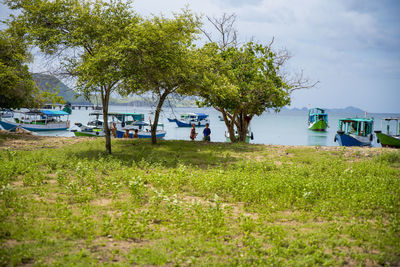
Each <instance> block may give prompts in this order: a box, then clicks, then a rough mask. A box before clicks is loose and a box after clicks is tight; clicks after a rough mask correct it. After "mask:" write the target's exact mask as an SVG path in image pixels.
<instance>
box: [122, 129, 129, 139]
mask: <svg viewBox="0 0 400 267" xmlns="http://www.w3.org/2000/svg"><path fill="white" fill-rule="evenodd" d="M122 137H123V138H129V130H128V129H125V133H124V135H123V136H122Z"/></svg>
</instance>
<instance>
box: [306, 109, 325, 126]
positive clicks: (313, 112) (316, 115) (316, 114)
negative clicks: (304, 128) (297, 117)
mask: <svg viewBox="0 0 400 267" xmlns="http://www.w3.org/2000/svg"><path fill="white" fill-rule="evenodd" d="M320 120H324V121H326V122H328V113H325V110H324V109H322V108H313V109H310V110H309V111H308V121H309V122H310V123H312V122H314V121H320Z"/></svg>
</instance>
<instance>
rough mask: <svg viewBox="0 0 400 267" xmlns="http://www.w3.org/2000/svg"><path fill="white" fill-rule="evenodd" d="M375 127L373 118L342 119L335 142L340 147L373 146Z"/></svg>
mask: <svg viewBox="0 0 400 267" xmlns="http://www.w3.org/2000/svg"><path fill="white" fill-rule="evenodd" d="M373 126H374V120H373V119H372V118H346V119H340V120H339V126H338V131H337V134H336V135H335V139H334V141H335V142H336V141H337V142H338V144H339V145H340V146H371V143H372V140H373V134H372V130H373Z"/></svg>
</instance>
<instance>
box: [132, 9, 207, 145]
mask: <svg viewBox="0 0 400 267" xmlns="http://www.w3.org/2000/svg"><path fill="white" fill-rule="evenodd" d="M199 25H200V21H199V20H198V19H197V18H196V17H195V16H194V15H193V14H192V13H191V12H190V11H188V10H184V11H183V12H182V13H180V14H175V16H174V17H173V18H171V19H167V18H165V17H162V16H161V17H153V18H151V19H148V20H146V21H144V22H143V23H142V24H141V25H140V27H138V28H137V29H134V32H131V34H130V36H134V39H135V44H136V47H137V51H133V52H134V53H137V54H138V55H139V58H138V59H137V58H136V57H135V56H130V54H131V53H130V52H128V53H126V56H127V58H128V60H127V63H128V64H127V65H126V70H128V73H126V75H127V77H129V79H127V80H125V81H126V82H127V83H126V84H125V86H126V88H127V90H126V93H132V92H139V93H144V92H151V93H153V95H154V96H155V97H156V99H157V106H156V110H155V116H154V121H153V123H152V127H151V132H152V142H153V143H156V129H157V124H158V119H159V115H160V112H161V108H162V106H163V104H164V102H165V100H166V98H167V97H168V96H169V95H170V94H180V95H184V94H190V93H192V92H194V88H195V82H194V81H195V78H196V76H197V75H198V74H197V72H196V65H197V63H198V62H197V60H198V57H197V56H196V53H197V52H198V51H197V50H196V49H195V47H194V46H192V42H193V40H194V39H195V37H196V34H197V33H198V28H199ZM131 52H132V51H131ZM132 59H133V62H132ZM136 60H138V61H136Z"/></svg>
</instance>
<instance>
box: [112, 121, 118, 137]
mask: <svg viewBox="0 0 400 267" xmlns="http://www.w3.org/2000/svg"><path fill="white" fill-rule="evenodd" d="M111 131H112V135H113V137H114V138H116V137H117V124H116V123H115V122H113V124H112V126H111Z"/></svg>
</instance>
